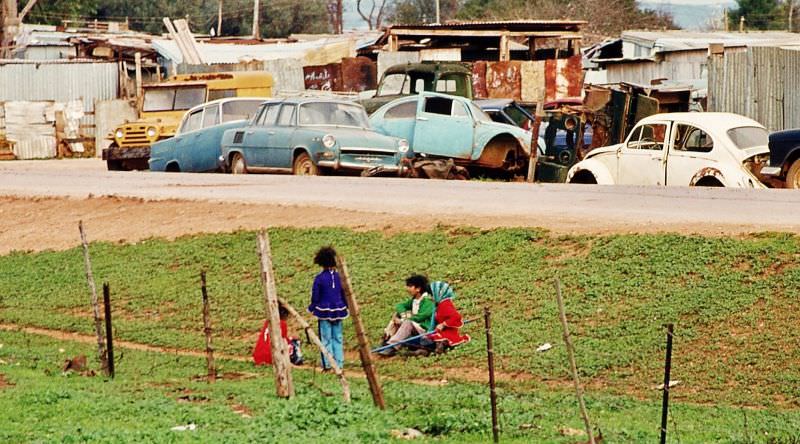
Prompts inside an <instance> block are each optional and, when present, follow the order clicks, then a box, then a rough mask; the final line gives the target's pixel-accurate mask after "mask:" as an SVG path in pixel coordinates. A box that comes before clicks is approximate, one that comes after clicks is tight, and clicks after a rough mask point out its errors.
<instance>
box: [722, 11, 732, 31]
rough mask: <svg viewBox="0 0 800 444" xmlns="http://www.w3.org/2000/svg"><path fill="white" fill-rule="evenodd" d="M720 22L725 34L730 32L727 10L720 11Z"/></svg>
mask: <svg viewBox="0 0 800 444" xmlns="http://www.w3.org/2000/svg"><path fill="white" fill-rule="evenodd" d="M722 21H723V25H722V29H724V30H725V32H728V31H730V30H731V22H730V18H728V8H725V9H723V10H722Z"/></svg>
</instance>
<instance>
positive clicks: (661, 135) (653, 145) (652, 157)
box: [616, 121, 670, 185]
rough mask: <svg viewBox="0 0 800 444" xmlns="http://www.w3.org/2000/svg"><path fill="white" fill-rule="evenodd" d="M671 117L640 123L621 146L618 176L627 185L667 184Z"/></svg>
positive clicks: (618, 157) (618, 179) (619, 180)
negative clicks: (669, 119)
mask: <svg viewBox="0 0 800 444" xmlns="http://www.w3.org/2000/svg"><path fill="white" fill-rule="evenodd" d="M669 130H670V123H669V122H667V121H662V122H652V123H647V124H640V125H639V126H637V127H636V128H635V129H634V131H633V132H632V133H631V136H630V137H629V138H628V141H627V142H626V143H625V144H623V145H622V146H621V147H620V148H619V149H618V150H617V180H616V183H618V184H623V185H664V184H665V183H666V180H665V168H664V167H665V158H666V157H665V156H666V147H665V145H666V143H665V142H666V141H667V140H668V138H667V135H668V134H669Z"/></svg>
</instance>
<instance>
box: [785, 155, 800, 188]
mask: <svg viewBox="0 0 800 444" xmlns="http://www.w3.org/2000/svg"><path fill="white" fill-rule="evenodd" d="M786 188H800V159H797V160H795V161H794V163H792V166H790V167H789V171H788V172H787V173H786Z"/></svg>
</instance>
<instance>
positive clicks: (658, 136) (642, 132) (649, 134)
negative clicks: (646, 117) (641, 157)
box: [627, 123, 667, 151]
mask: <svg viewBox="0 0 800 444" xmlns="http://www.w3.org/2000/svg"><path fill="white" fill-rule="evenodd" d="M666 135H667V125H665V124H663V123H652V124H648V125H640V126H639V127H638V128H637V129H636V130H634V132H633V134H631V138H630V139H629V141H628V145H627V146H628V149H633V150H636V149H638V150H656V151H660V150H663V149H664V137H665V136H666Z"/></svg>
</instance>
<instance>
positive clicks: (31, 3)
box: [19, 0, 37, 23]
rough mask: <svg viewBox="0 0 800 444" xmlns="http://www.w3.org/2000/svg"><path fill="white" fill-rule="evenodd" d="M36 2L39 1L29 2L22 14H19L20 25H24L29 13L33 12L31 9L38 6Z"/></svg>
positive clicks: (31, 0)
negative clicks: (23, 22)
mask: <svg viewBox="0 0 800 444" xmlns="http://www.w3.org/2000/svg"><path fill="white" fill-rule="evenodd" d="M36 1H37V0H28V4H26V5H25V7H24V8H22V12H20V13H19V22H20V23H22V21H23V20H25V16H26V15H28V13H29V12H31V9H33V7H34V6H36Z"/></svg>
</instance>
